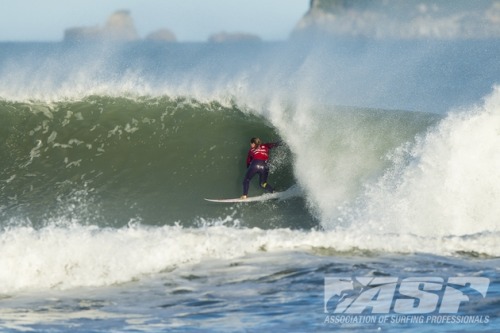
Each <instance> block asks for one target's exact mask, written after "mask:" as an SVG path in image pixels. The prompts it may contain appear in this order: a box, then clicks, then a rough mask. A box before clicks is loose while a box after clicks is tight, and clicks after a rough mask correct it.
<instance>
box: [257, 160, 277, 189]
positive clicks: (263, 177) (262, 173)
mask: <svg viewBox="0 0 500 333" xmlns="http://www.w3.org/2000/svg"><path fill="white" fill-rule="evenodd" d="M268 176H269V168H268V167H267V165H266V166H265V167H264V168H263V169H260V170H259V181H260V187H262V188H263V189H265V190H267V191H268V192H271V193H272V192H274V189H273V187H272V186H271V185H269V184H268V183H267V177H268Z"/></svg>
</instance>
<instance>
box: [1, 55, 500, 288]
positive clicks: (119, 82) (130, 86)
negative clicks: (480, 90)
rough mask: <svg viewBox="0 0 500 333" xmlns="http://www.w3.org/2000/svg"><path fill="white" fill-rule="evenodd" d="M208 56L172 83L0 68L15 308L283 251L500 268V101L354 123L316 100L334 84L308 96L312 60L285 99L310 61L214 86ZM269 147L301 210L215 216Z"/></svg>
mask: <svg viewBox="0 0 500 333" xmlns="http://www.w3.org/2000/svg"><path fill="white" fill-rule="evenodd" d="M196 50H199V48H196ZM204 50H206V49H204ZM226 51H227V50H226ZM219 52H220V50H219V51H217V52H215V53H217V54H219ZM174 53H175V52H174ZM181 53H182V52H181ZM194 53H196V52H194ZM194 53H193V54H194ZM193 54H192V55H191V56H192V57H191V58H190V60H189V59H188V60H185V59H184V60H185V62H183V61H181V62H182V63H181V64H180V65H179V66H177V67H175V66H173V65H172V66H173V67H172V68H173V72H171V73H170V72H169V70H167V69H165V68H160V70H159V72H158V73H157V74H152V72H153V71H148V70H146V71H145V72H146V74H144V73H142V72H141V71H140V70H139V68H140V66H131V68H132V69H131V70H129V69H125V70H123V68H128V65H130V61H129V62H126V65H127V66H125V65H124V64H123V63H121V62H120V61H118V62H117V64H116V65H115V66H117V67H121V66H123V68H121V69H120V70H119V71H118V72H119V74H117V73H114V71H115V69H111V70H104V74H98V73H100V70H101V69H103V68H105V67H106V64H107V61H102V62H101V61H97V63H93V62H89V61H88V59H87V62H83V64H81V66H80V65H79V66H75V61H74V60H72V59H71V55H74V56H75V57H77V56H78V54H75V53H74V52H73V51H71V52H70V54H68V57H67V58H64V59H65V60H66V61H67V63H66V62H64V61H63V62H62V63H60V64H58V63H57V61H49V62H47V61H48V60H47V59H51V58H50V57H48V58H43V57H42V59H41V60H40V61H41V63H37V62H33V60H32V57H27V60H26V59H20V60H19V62H16V61H14V60H12V59H11V60H10V61H11V63H10V64H6V63H5V61H4V62H2V63H1V64H0V65H1V69H2V71H1V73H0V75H1V76H2V77H4V78H10V79H11V80H6V81H5V80H4V81H3V82H2V83H1V84H0V92H1V93H0V96H2V99H1V100H0V118H1V119H2V122H1V123H0V139H2V142H4V144H3V145H2V146H0V225H1V231H0V253H2V256H0V271H1V272H4V273H2V274H0V286H1V287H0V288H1V289H0V292H2V293H6V294H8V293H11V292H16V291H18V290H24V289H30V288H35V289H40V288H41V289H46V288H72V287H75V286H95V285H109V284H115V283H121V282H125V281H130V280H131V279H135V278H138V277H141V276H142V275H143V274H154V273H158V272H162V271H168V270H171V269H175V267H177V266H180V265H186V264H192V263H197V262H201V261H204V260H210V259H222V260H227V259H232V258H237V257H241V256H245V255H259V254H262V253H263V252H271V251H285V252H286V251H295V250H300V251H306V252H312V253H318V254H322V253H335V252H336V251H346V252H349V253H350V252H353V251H357V250H359V249H361V250H362V251H374V252H379V251H381V252H389V253H394V252H401V253H414V252H429V253H435V254H442V255H456V254H460V253H471V254H481V255H486V256H498V255H500V253H499V252H498V247H497V245H496V240H497V239H498V234H499V225H498V221H497V220H496V219H495V216H498V213H499V211H498V207H497V206H495V203H496V202H498V199H499V196H500V180H499V179H498V177H497V172H496V170H498V169H499V165H498V163H499V162H498V161H500V158H499V157H500V156H498V152H499V150H498V149H497V147H498V133H500V129H499V124H500V121H499V118H498V117H499V112H500V101H499V96H500V92H499V89H498V88H496V89H495V91H494V92H493V93H492V94H491V96H489V97H487V98H486V99H485V102H484V104H482V105H479V106H476V107H470V108H466V109H465V110H463V111H460V112H458V111H457V112H451V113H450V114H448V115H436V114H433V113H425V112H409V111H394V110H393V109H391V110H388V109H390V108H385V109H374V108H368V107H348V106H343V107H340V106H337V105H339V104H343V103H341V102H339V103H330V100H325V99H322V98H316V97H318V96H319V97H321V95H322V94H327V93H328V91H327V92H325V91H321V89H320V88H321V87H318V85H321V82H324V81H321V80H320V83H315V84H310V82H308V79H309V80H311V81H315V80H314V76H313V77H309V78H308V79H307V78H306V79H302V77H301V74H303V73H304V72H307V71H308V70H309V68H311V67H312V68H317V67H321V66H319V65H318V63H317V62H315V61H313V60H314V59H315V58H306V59H305V61H304V62H301V63H300V67H301V68H300V70H299V71H298V72H297V73H296V74H294V75H292V76H291V79H290V80H289V81H288V83H287V84H289V85H291V86H292V89H290V90H287V89H286V87H284V86H286V84H284V83H283V82H279V84H278V81H282V79H283V78H284V77H285V75H284V73H283V72H282V70H283V68H284V67H287V66H290V67H293V66H292V65H293V64H291V63H293V62H294V61H296V60H297V58H293V59H292V60H288V61H290V62H288V63H287V62H285V64H283V65H282V67H278V68H277V69H276V70H275V71H272V72H271V73H270V74H266V75H264V74H263V73H267V71H268V70H269V68H268V67H267V66H266V65H264V66H263V67H262V68H259V67H258V66H257V65H256V64H255V62H252V61H249V60H248V59H245V60H244V61H243V63H245V64H248V65H249V66H250V68H252V70H255V71H256V72H257V73H259V75H262V77H259V75H256V76H254V77H253V76H250V77H247V76H245V75H247V74H248V73H249V71H247V70H246V68H247V67H245V66H242V61H241V60H240V61H235V62H234V63H230V64H229V67H231V69H228V68H224V69H223V70H222V71H221V72H217V70H218V67H219V66H220V59H219V61H215V60H216V59H217V57H215V56H213V53H212V54H211V55H212V56H213V57H210V53H209V57H208V58H204V59H205V60H204V62H205V63H204V64H202V65H200V66H201V68H194V69H192V68H191V67H189V66H188V65H189V64H190V61H191V60H193V59H195V57H194V55H193ZM178 56H179V55H177V56H176V57H178ZM247 56H248V57H249V58H251V57H252V56H255V54H249V55H247ZM259 57H263V56H262V54H261V55H259ZM77 58H78V57H77ZM111 58H113V57H111ZM139 58H140V57H139ZM174 58H175V57H174ZM188 58H189V57H188ZM0 59H2V58H1V57H0ZM64 59H63V60H64ZM78 59H79V58H78ZM113 59H114V58H113ZM120 59H121V60H123V59H122V58H119V60H120ZM134 59H136V58H134ZM141 59H142V58H141ZM259 59H260V58H259ZM279 59H282V58H281V57H279ZM52 60H53V59H52ZM108 60H109V59H108ZM142 60H144V59H142ZM142 60H141V61H142ZM344 60H345V59H344ZM137 61H138V60H137ZM144 61H145V62H147V61H146V60H144ZM247 61H248V62H247ZM77 62H78V61H77ZM19 63H21V64H24V63H28V64H29V66H28V68H27V69H26V72H24V74H23V73H21V72H20V69H19V68H23V66H20V65H19ZM153 63H155V62H153ZM38 65H43V66H40V67H41V68H42V69H41V70H39V71H36V70H33V71H30V69H33V68H35V67H37V66H38ZM92 65H93V66H92ZM339 66H340V65H339V64H337V65H336V68H338V67H339ZM84 67H90V69H87V68H86V69H85V70H83V69H82V68H84ZM232 67H234V71H233V68H232ZM12 68H13V69H12ZM47 68H48V69H47ZM172 68H170V67H169V69H172ZM242 68H245V70H242ZM68 69H69V71H68ZM186 71H188V72H189V75H187V76H188V77H190V76H192V77H196V79H193V80H192V81H189V80H186V76H185V72H186ZM353 71H354V72H355V71H356V70H353ZM66 72H69V75H68V78H66V77H65V76H64V73H66ZM215 72H217V75H213V76H212V74H214V73H215ZM285 72H286V71H285ZM6 73H7V74H6ZM33 73H34V74H35V76H33ZM113 73H114V75H113ZM168 73H170V74H172V75H171V76H170V77H168V80H166V81H169V82H168V84H165V82H164V81H162V80H161V77H162V76H163V75H166V74H168ZM179 73H181V74H179ZM234 73H237V75H236V76H235V77H233V76H231V75H230V74H234ZM19 74H22V75H19ZM108 74H109V75H108ZM328 74H330V73H326V74H325V76H326V77H328V76H329V75H328ZM177 75H179V76H177ZM273 75H277V79H274V80H270V81H268V82H265V80H263V78H269V77H271V76H273ZM228 77H229V78H228ZM212 78H213V80H211V79H212ZM58 79H61V80H58ZM30 80H32V81H30ZM369 81H372V80H369ZM374 81H377V80H376V79H375V80H374ZM6 82H9V83H12V84H11V85H9V84H7V83H6ZM31 82H32V83H31ZM44 82H45V83H47V84H46V85H43V84H42V83H44ZM158 82H160V84H158V85H156V83H158ZM186 82H188V83H186ZM212 82H213V87H212V88H213V89H211V87H210V86H211V85H210V83H212ZM274 85H275V86H274ZM339 85H340V83H336V84H335V85H334V86H335V87H338V86H339ZM257 87H259V88H258V89H257ZM329 87H330V88H331V85H330V86H329ZM302 88H303V89H302ZM269 91H272V93H269ZM317 91H320V92H319V93H317ZM352 91H355V89H353V90H352ZM352 91H351V93H352ZM363 91H365V92H366V91H369V90H368V89H365V90H363ZM130 92H133V93H130ZM297 92H300V93H297ZM393 93H394V96H396V97H397V96H398V94H397V93H396V92H394V91H393ZM337 95H340V93H339V92H337ZM396 97H392V98H393V99H396ZM412 98H413V99H415V100H418V96H415V95H413V96H412ZM345 104H348V105H349V103H345ZM254 136H259V137H261V138H262V139H263V140H265V141H275V140H282V141H283V142H284V143H285V144H284V145H283V146H282V147H280V148H279V149H277V150H276V151H273V154H272V160H271V165H272V168H271V176H270V181H272V184H273V185H274V186H275V187H276V188H278V189H283V190H284V189H287V188H289V187H291V186H296V187H297V188H299V189H300V191H301V193H302V195H301V196H298V197H293V198H290V199H288V200H283V201H268V202H266V203H258V204H243V205H235V206H224V205H216V204H211V203H208V202H205V201H203V200H202V199H203V198H204V197H235V196H239V195H240V193H241V186H242V185H241V182H242V178H243V175H244V172H245V164H244V163H245V161H244V160H245V155H246V150H247V149H248V141H249V138H250V137H254ZM256 185H257V184H253V187H252V188H251V190H250V191H251V195H255V194H259V193H260V191H261V190H260V189H259V188H258V186H256ZM20 277H21V278H20Z"/></svg>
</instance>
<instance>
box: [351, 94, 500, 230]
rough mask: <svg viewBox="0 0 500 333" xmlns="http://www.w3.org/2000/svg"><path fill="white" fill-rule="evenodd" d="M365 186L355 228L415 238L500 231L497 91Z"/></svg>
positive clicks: (404, 151) (403, 152) (399, 155)
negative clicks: (369, 226)
mask: <svg viewBox="0 0 500 333" xmlns="http://www.w3.org/2000/svg"><path fill="white" fill-rule="evenodd" d="M393 161H394V167H393V168H392V169H391V170H389V171H388V172H387V173H386V174H385V175H384V176H383V177H382V178H381V179H380V181H379V182H378V183H377V184H375V185H373V186H369V187H368V188H367V190H366V193H365V196H364V197H363V198H362V200H361V202H360V203H359V206H358V208H359V209H360V210H361V213H360V215H359V216H358V217H357V223H356V224H357V225H366V224H370V225H371V226H372V228H374V229H375V230H377V229H381V230H384V231H385V232H389V231H391V232H395V233H408V234H415V235H421V236H446V235H471V234H478V233H488V232H493V233H495V232H498V231H500V220H499V219H498V216H500V205H499V204H498V203H499V202H500V173H499V170H500V90H499V88H496V89H495V91H494V93H493V94H492V95H491V96H490V97H488V98H487V100H486V101H485V103H484V105H482V106H479V107H475V108H473V109H471V110H468V111H465V112H456V113H451V114H450V115H449V116H448V117H447V118H446V119H444V120H443V121H442V122H441V123H440V124H439V126H437V128H435V129H433V130H431V131H430V132H429V133H428V134H427V135H426V136H425V137H422V138H420V139H418V140H417V142H415V143H414V144H411V145H407V146H403V147H400V149H399V150H398V151H396V152H395V154H394V156H393Z"/></svg>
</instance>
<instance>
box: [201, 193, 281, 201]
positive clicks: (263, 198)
mask: <svg viewBox="0 0 500 333" xmlns="http://www.w3.org/2000/svg"><path fill="white" fill-rule="evenodd" d="M281 193H282V192H274V193H267V194H263V195H259V196H257V197H248V198H246V199H241V198H234V199H205V200H207V201H210V202H228V203H231V202H255V201H266V200H272V199H278V198H279V195H280V194H281Z"/></svg>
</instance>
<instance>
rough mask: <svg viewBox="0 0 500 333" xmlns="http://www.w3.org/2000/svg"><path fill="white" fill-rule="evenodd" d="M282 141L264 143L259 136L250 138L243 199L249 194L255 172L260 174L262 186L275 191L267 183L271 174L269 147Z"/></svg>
mask: <svg viewBox="0 0 500 333" xmlns="http://www.w3.org/2000/svg"><path fill="white" fill-rule="evenodd" d="M279 144H280V143H279V142H278V143H262V142H261V141H260V139H259V138H252V139H251V140H250V150H249V151H248V156H247V172H246V174H245V179H244V180H243V195H242V196H241V199H246V198H247V195H248V188H249V187H250V181H251V180H252V178H253V176H255V174H257V173H258V174H259V182H260V187H262V188H263V189H265V190H267V191H268V192H271V193H272V192H274V189H273V187H272V186H271V185H269V184H268V183H267V176H268V175H269V165H268V164H267V160H268V159H269V149H271V148H274V147H276V146H278V145H279Z"/></svg>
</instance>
